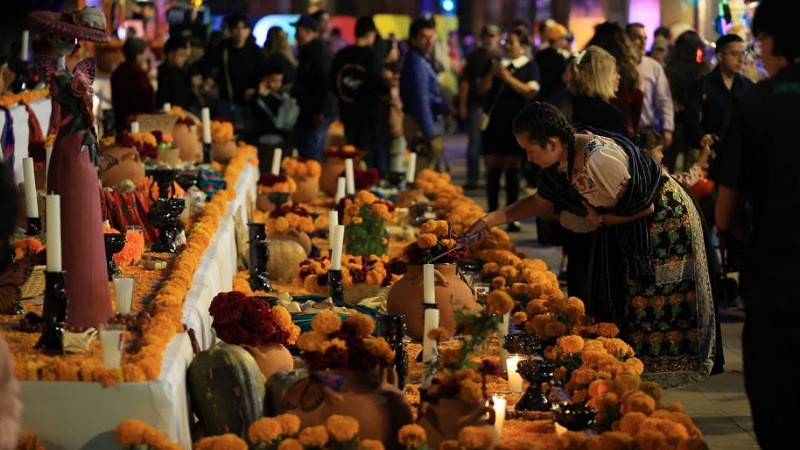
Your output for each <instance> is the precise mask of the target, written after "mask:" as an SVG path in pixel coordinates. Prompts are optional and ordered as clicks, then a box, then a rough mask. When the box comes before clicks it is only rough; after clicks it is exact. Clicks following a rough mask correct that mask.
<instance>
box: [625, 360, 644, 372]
mask: <svg viewBox="0 0 800 450" xmlns="http://www.w3.org/2000/svg"><path fill="white" fill-rule="evenodd" d="M622 366H623V367H624V368H625V370H627V371H628V372H630V373H635V374H636V375H641V374H642V373H644V364H643V363H642V361H641V360H640V359H639V358H630V359H628V360H627V361H625V362H624V363H622Z"/></svg>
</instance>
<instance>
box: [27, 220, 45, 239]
mask: <svg viewBox="0 0 800 450" xmlns="http://www.w3.org/2000/svg"><path fill="white" fill-rule="evenodd" d="M41 232H42V218H41V217H28V227H27V228H26V229H25V235H26V236H37V235H38V234H39V233H41Z"/></svg>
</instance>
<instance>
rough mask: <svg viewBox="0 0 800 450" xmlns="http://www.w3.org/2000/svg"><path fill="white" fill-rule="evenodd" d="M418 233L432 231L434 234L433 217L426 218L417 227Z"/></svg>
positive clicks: (434, 223)
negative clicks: (425, 220)
mask: <svg viewBox="0 0 800 450" xmlns="http://www.w3.org/2000/svg"><path fill="white" fill-rule="evenodd" d="M419 232H420V234H425V233H432V234H436V221H435V220H433V219H430V220H428V221H427V222H425V223H423V224H422V225H420V227H419Z"/></svg>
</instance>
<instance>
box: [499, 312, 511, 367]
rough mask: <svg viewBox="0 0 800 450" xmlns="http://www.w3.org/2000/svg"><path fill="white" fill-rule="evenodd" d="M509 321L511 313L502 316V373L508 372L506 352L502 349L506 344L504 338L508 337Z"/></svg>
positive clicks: (500, 331) (500, 332) (500, 333)
mask: <svg viewBox="0 0 800 450" xmlns="http://www.w3.org/2000/svg"><path fill="white" fill-rule="evenodd" d="M510 321H511V313H510V312H507V313H505V314H504V315H503V321H502V322H501V323H500V330H499V333H498V334H499V335H500V365H501V368H502V370H503V372H504V373H506V372H507V371H508V366H507V361H506V357H508V351H506V349H504V348H503V345H504V344H505V343H506V336H507V335H508V325H509V322H510Z"/></svg>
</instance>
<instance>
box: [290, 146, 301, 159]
mask: <svg viewBox="0 0 800 450" xmlns="http://www.w3.org/2000/svg"><path fill="white" fill-rule="evenodd" d="M298 157H300V150H298V149H297V148H295V149H294V150H292V158H298Z"/></svg>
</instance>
